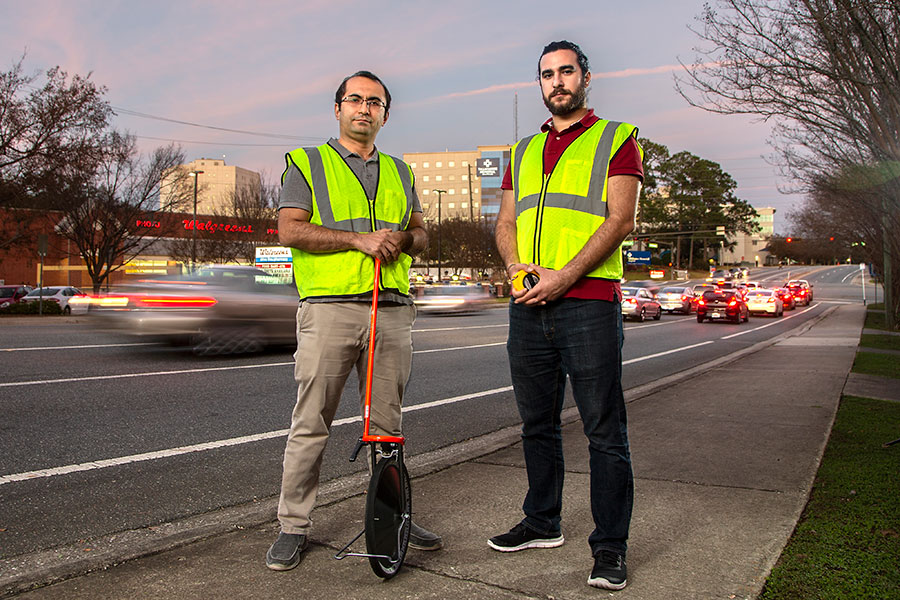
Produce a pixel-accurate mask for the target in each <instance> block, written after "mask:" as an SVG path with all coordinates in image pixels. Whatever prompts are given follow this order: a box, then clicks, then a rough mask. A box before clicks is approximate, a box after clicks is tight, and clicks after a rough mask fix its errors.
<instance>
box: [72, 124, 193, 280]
mask: <svg viewBox="0 0 900 600" xmlns="http://www.w3.org/2000/svg"><path fill="white" fill-rule="evenodd" d="M104 142H105V143H104V153H103V157H102V159H101V160H100V164H99V166H98V168H97V170H96V171H95V172H94V174H93V178H92V180H91V182H90V187H89V188H88V189H87V190H85V193H84V199H83V201H81V202H80V203H79V204H78V205H77V206H73V207H71V208H69V209H67V210H64V211H63V218H62V219H61V220H59V221H58V222H57V223H56V231H57V232H58V233H59V234H60V235H61V236H62V237H64V238H65V239H68V240H69V241H71V242H72V243H73V244H74V245H75V246H76V247H77V248H78V252H79V254H80V255H81V258H82V259H83V260H84V262H85V264H86V266H87V271H88V275H89V276H90V278H91V282H92V284H93V288H94V291H95V292H97V291H99V290H100V287H101V286H102V284H103V282H104V281H105V280H106V279H107V278H108V277H109V274H110V273H112V272H114V271H117V270H118V269H120V268H122V267H123V266H124V264H125V263H127V262H128V261H130V260H131V259H133V258H135V257H136V256H138V255H140V254H143V253H145V252H146V251H147V250H148V249H149V248H150V247H151V246H152V245H153V244H156V243H157V242H158V241H159V240H160V239H161V238H164V237H167V236H170V235H171V234H172V232H173V228H174V224H175V223H174V221H173V220H172V219H166V218H162V217H161V216H160V213H161V214H163V215H165V214H166V213H168V212H172V211H178V210H181V209H182V208H183V207H184V206H186V205H187V203H188V202H189V197H190V192H191V190H192V188H191V187H190V182H189V181H188V179H189V176H188V174H187V171H186V169H184V168H182V167H180V166H179V165H181V164H182V163H184V154H183V153H182V151H181V149H180V148H177V147H176V146H174V145H169V146H165V147H161V148H157V149H156V150H154V151H153V152H152V153H151V154H150V155H149V156H146V157H145V156H141V155H140V154H139V153H138V150H137V147H136V144H135V138H134V137H133V136H131V135H127V134H120V133H118V132H115V131H113V132H111V133H108V134H107V135H106V137H105V138H104ZM172 172H175V173H176V176H175V177H174V178H173V177H172V176H171V175H169V176H168V177H167V178H166V181H167V184H168V185H172V186H173V187H174V188H175V192H174V193H167V194H164V195H161V194H160V185H161V182H162V181H163V177H164V175H167V174H170V173H172ZM162 198H165V200H162ZM161 202H162V204H160V203H161Z"/></svg>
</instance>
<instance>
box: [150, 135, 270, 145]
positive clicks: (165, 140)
mask: <svg viewBox="0 0 900 600" xmlns="http://www.w3.org/2000/svg"><path fill="white" fill-rule="evenodd" d="M134 137H136V138H138V139H140V140H155V141H158V142H175V143H176V144H206V145H209V146H250V147H259V148H284V144H241V143H237V142H205V141H199V140H176V139H172V138H161V137H152V136H149V135H136V136H134Z"/></svg>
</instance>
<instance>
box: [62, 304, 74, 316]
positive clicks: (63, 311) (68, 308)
mask: <svg viewBox="0 0 900 600" xmlns="http://www.w3.org/2000/svg"><path fill="white" fill-rule="evenodd" d="M62 313H63V314H64V315H71V314H72V308H71V307H70V306H67V307H65V308H64V309H63V310H62Z"/></svg>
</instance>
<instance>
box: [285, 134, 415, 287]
mask: <svg viewBox="0 0 900 600" xmlns="http://www.w3.org/2000/svg"><path fill="white" fill-rule="evenodd" d="M328 145H329V146H331V147H332V148H334V149H335V150H336V151H337V153H338V154H340V155H341V158H343V159H344V162H346V163H347V166H348V167H350V170H351V171H353V173H355V174H356V177H357V178H359V181H360V183H362V186H363V190H365V193H366V196H367V197H368V198H374V197H375V193H376V191H377V190H378V149H377V148H376V149H375V152H373V153H372V156H371V157H370V158H369V159H368V160H364V159H363V158H362V157H361V156H360V155H359V154H356V153H355V152H351V151H350V150H347V149H346V148H344V147H343V146H342V145H341V143H340V142H339V141H338V140H336V139H335V138H331V139H330V140H328ZM282 208H302V209H303V210H306V211H309V212H312V188H311V187H310V185H309V183H308V182H307V181H306V177H304V176H303V173H301V172H300V169H298V168H297V167H296V166H295V165H293V164H291V165H290V166H289V167H288V170H287V172H286V173H285V175H284V183H283V184H282V186H281V196H280V197H279V199H278V210H281V209H282ZM412 211H413V212H419V213H420V212H422V205H421V204H420V203H419V197H418V195H417V194H416V188H415V181H413V207H412ZM347 301H350V302H371V301H372V294H371V292H370V293H367V294H362V295H359V296H341V297H339V298H310V299H309V302H347ZM378 301H379V302H389V303H395V304H412V299H411V298H410V297H409V296H404V295H402V294H396V293H392V292H381V293H380V294H379V295H378Z"/></svg>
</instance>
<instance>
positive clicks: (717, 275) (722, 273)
mask: <svg viewBox="0 0 900 600" xmlns="http://www.w3.org/2000/svg"><path fill="white" fill-rule="evenodd" d="M733 278H734V275H733V274H732V273H731V271H729V270H728V269H717V270H715V271H713V272H712V273H711V274H710V276H709V277H707V278H706V280H707V281H731V280H732V279H733Z"/></svg>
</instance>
